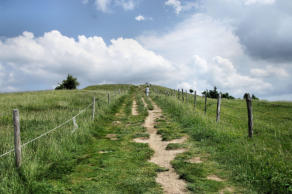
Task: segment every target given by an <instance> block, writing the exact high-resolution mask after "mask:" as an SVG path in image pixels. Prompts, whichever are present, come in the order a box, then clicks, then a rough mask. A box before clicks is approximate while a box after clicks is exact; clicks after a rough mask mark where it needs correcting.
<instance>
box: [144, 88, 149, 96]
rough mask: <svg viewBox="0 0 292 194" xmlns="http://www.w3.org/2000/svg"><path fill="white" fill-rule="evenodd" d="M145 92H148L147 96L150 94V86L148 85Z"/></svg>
mask: <svg viewBox="0 0 292 194" xmlns="http://www.w3.org/2000/svg"><path fill="white" fill-rule="evenodd" d="M145 92H146V96H149V87H148V86H147V87H146V91H145Z"/></svg>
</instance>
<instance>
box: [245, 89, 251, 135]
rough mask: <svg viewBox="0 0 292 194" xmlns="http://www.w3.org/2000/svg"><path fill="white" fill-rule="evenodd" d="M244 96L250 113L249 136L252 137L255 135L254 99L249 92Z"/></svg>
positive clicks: (248, 113)
mask: <svg viewBox="0 0 292 194" xmlns="http://www.w3.org/2000/svg"><path fill="white" fill-rule="evenodd" d="M244 96H245V100H246V106H247V115H248V137H250V138H252V136H253V115H252V100H251V97H250V94H249V93H246V94H245V95H244Z"/></svg>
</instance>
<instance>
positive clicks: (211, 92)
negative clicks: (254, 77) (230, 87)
mask: <svg viewBox="0 0 292 194" xmlns="http://www.w3.org/2000/svg"><path fill="white" fill-rule="evenodd" d="M202 94H203V95H204V96H205V95H206V96H207V97H208V98H218V96H219V93H218V91H217V87H216V86H215V87H214V89H213V90H206V91H204V92H202ZM221 97H222V98H227V99H235V98H234V97H233V96H230V95H229V93H228V92H226V93H223V94H222V95H221Z"/></svg>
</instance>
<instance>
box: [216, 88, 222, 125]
mask: <svg viewBox="0 0 292 194" xmlns="http://www.w3.org/2000/svg"><path fill="white" fill-rule="evenodd" d="M220 109H221V93H219V95H218V99H217V115H216V122H217V123H218V122H219V120H220Z"/></svg>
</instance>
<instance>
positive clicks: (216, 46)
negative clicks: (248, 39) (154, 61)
mask: <svg viewBox="0 0 292 194" xmlns="http://www.w3.org/2000/svg"><path fill="white" fill-rule="evenodd" d="M138 40H139V41H140V42H141V43H142V44H143V45H144V46H145V47H146V48H148V49H151V50H153V51H155V52H156V53H159V54H161V55H162V56H163V57H164V58H166V59H169V60H170V61H172V62H173V64H174V66H175V67H176V68H177V69H178V71H177V73H176V74H177V75H179V77H180V78H177V83H178V84H177V85H176V86H177V87H181V86H185V87H192V88H195V89H196V90H199V91H203V90H205V89H206V88H212V87H214V86H217V87H218V88H219V90H221V91H227V92H229V93H231V94H232V95H235V96H237V97H242V95H243V93H245V92H252V93H255V94H256V95H257V96H260V97H268V96H272V95H276V94H278V93H283V92H287V91H289V90H287V88H288V87H289V86H288V85H287V84H283V81H284V80H285V81H286V82H287V83H288V82H289V81H288V80H290V78H289V75H291V69H290V70H289V68H288V69H287V65H286V66H283V67H281V68H274V67H275V66H274V64H272V63H269V62H266V61H256V60H254V59H253V58H251V57H250V56H248V55H246V53H245V47H244V45H242V44H241V41H240V38H239V37H238V36H237V34H236V33H235V32H234V28H233V26H232V25H231V24H230V23H229V22H225V21H224V20H218V19H214V18H213V17H211V16H208V15H206V14H194V15H193V16H191V17H189V18H188V19H186V20H184V21H183V22H181V23H180V24H178V25H177V26H176V27H175V28H174V29H172V31H170V32H167V33H164V34H152V35H148V34H147V35H143V36H140V37H139V38H138ZM259 69H260V70H262V71H263V72H264V73H263V72H262V75H260V72H259Z"/></svg>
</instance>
